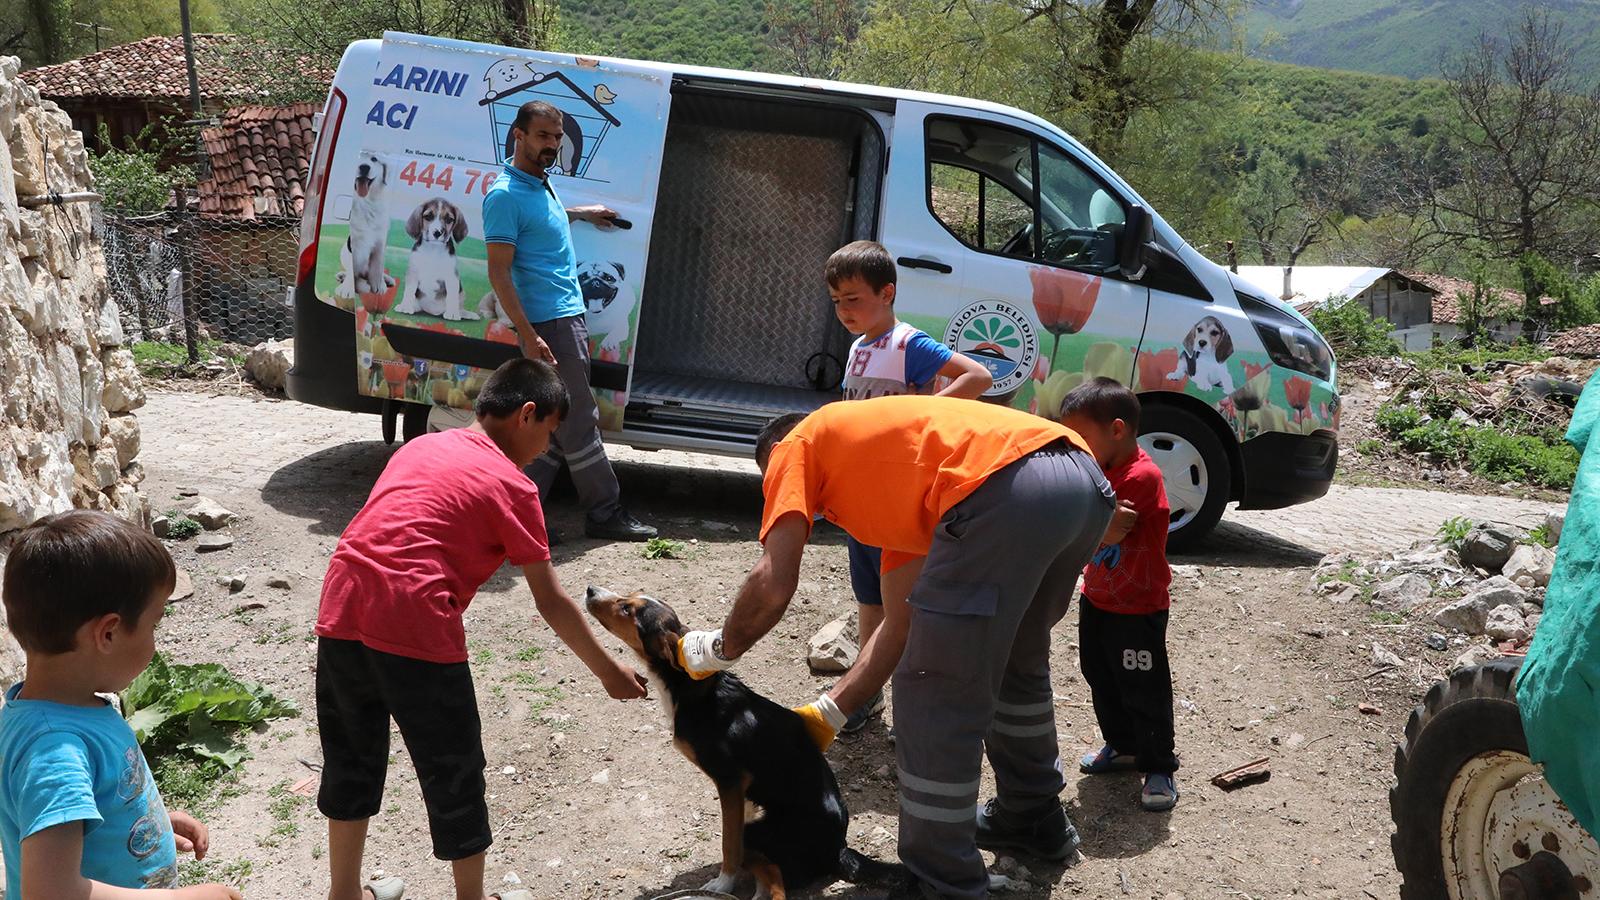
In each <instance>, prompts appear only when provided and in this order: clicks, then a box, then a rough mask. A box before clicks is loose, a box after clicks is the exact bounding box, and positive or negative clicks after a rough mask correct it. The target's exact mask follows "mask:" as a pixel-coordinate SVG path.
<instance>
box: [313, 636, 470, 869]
mask: <svg viewBox="0 0 1600 900" xmlns="http://www.w3.org/2000/svg"><path fill="white" fill-rule="evenodd" d="M391 716H392V717H393V718H394V721H395V724H396V725H398V726H400V737H401V739H403V740H404V741H405V744H406V750H407V751H408V752H409V753H410V754H411V761H412V764H413V765H414V766H415V767H416V770H417V781H418V782H419V783H420V784H421V786H422V801H423V804H424V805H425V806H426V807H427V809H428V831H429V832H430V833H431V834H432V835H433V855H434V856H437V857H438V858H440V859H445V860H456V859H465V858H467V857H469V856H473V855H474V854H477V853H481V852H483V851H484V850H485V849H487V848H488V847H489V844H490V843H492V842H493V838H492V837H491V836H490V834H489V806H488V804H487V803H486V802H485V801H484V781H483V767H484V758H483V727H482V723H481V722H480V721H479V720H478V700H477V697H476V695H475V694H474V693H473V690H472V672H471V671H470V670H469V669H468V667H467V664H466V663H464V662H462V663H434V662H427V661H425V660H420V659H411V658H409V657H405V656H396V655H394V654H392V653H382V652H379V651H377V650H373V649H371V648H369V647H367V646H366V645H364V644H362V643H361V642H359V641H341V640H335V639H333V638H325V637H324V638H317V728H318V730H320V731H321V733H322V787H321V789H320V790H319V791H318V793H317V808H318V809H319V810H321V811H322V814H323V815H325V816H327V817H328V818H330V819H336V820H340V821H351V820H356V819H369V818H371V817H373V816H374V815H377V813H378V809H379V807H380V806H381V805H382V801H383V782H384V778H385V776H386V775H387V774H388V769H389V718H390V717H391Z"/></svg>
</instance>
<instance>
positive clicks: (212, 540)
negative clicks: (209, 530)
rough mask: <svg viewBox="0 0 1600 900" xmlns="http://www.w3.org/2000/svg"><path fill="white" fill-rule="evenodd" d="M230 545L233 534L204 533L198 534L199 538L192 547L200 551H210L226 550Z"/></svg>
mask: <svg viewBox="0 0 1600 900" xmlns="http://www.w3.org/2000/svg"><path fill="white" fill-rule="evenodd" d="M232 546H233V535H231V534H205V535H201V536H200V540H199V542H198V543H196V544H195V546H194V549H195V550H197V551H199V552H201V553H210V552H212V551H215V550H226V549H228V548H229V547H232Z"/></svg>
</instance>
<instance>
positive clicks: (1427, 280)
mask: <svg viewBox="0 0 1600 900" xmlns="http://www.w3.org/2000/svg"><path fill="white" fill-rule="evenodd" d="M1400 274H1402V275H1404V276H1405V277H1407V278H1409V279H1411V280H1412V281H1415V282H1417V283H1418V284H1422V285H1426V286H1427V287H1429V288H1432V289H1433V290H1435V291H1437V292H1438V293H1437V294H1436V295H1435V296H1434V298H1433V321H1434V322H1436V323H1442V324H1456V323H1459V322H1460V321H1461V302H1460V301H1459V300H1458V299H1457V298H1456V294H1458V293H1461V292H1470V291H1471V290H1472V282H1470V281H1468V280H1466V279H1465V278H1452V277H1450V276H1449V275H1435V274H1433V273H1431V272H1401V273H1400ZM1490 294H1491V300H1490V302H1491V304H1492V305H1493V307H1494V309H1493V313H1494V314H1493V315H1491V316H1490V318H1500V317H1505V318H1514V317H1520V315H1521V310H1522V294H1521V293H1520V292H1518V291H1513V290H1508V289H1506V288H1490ZM1539 302H1540V303H1541V304H1544V305H1548V304H1551V303H1554V302H1555V301H1554V300H1552V299H1551V298H1549V297H1544V298H1542V299H1541V300H1540V301H1539Z"/></svg>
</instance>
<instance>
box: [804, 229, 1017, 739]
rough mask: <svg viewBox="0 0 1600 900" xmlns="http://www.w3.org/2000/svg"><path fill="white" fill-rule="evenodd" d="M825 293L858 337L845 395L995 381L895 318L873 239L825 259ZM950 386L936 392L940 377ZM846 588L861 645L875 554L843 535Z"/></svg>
mask: <svg viewBox="0 0 1600 900" xmlns="http://www.w3.org/2000/svg"><path fill="white" fill-rule="evenodd" d="M826 275H827V279H828V293H829V295H830V296H831V297H832V298H833V311H834V314H835V315H837V316H838V317H839V322H840V323H841V324H843V325H844V327H845V329H846V330H847V331H849V332H850V333H851V334H854V335H857V337H856V340H855V343H853V344H851V345H850V354H849V356H848V357H846V360H845V372H844V385H843V388H844V398H845V399H846V400H870V399H872V398H873V397H893V396H899V395H902V394H933V393H937V394H938V395H939V396H942V397H961V398H965V399H970V400H976V399H977V398H978V397H980V396H982V395H983V392H984V391H987V390H988V389H989V386H990V385H991V384H993V383H994V381H993V378H992V377H991V376H990V375H989V370H988V369H986V368H984V367H983V365H982V364H981V363H979V362H978V361H977V360H974V359H972V358H970V357H967V356H963V355H961V354H960V353H956V352H955V351H953V350H951V349H950V348H949V347H946V346H945V345H943V344H941V343H939V342H938V341H936V340H934V339H933V338H931V337H929V336H928V335H927V334H926V333H925V332H923V331H921V330H919V329H917V328H914V327H912V326H911V325H907V324H906V323H904V322H901V321H900V320H898V319H896V318H895V315H894V298H895V290H896V285H895V264H894V257H892V256H890V255H889V251H888V250H887V249H885V248H884V246H883V245H882V244H880V243H878V242H877V241H856V242H855V243H853V244H846V245H845V246H843V247H840V248H839V249H838V250H836V251H834V253H833V255H832V256H830V257H828V267H827V271H826ZM941 377H942V378H945V379H949V384H947V385H945V387H944V388H943V389H942V390H939V389H938V380H939V379H940V378H941ZM849 547H850V586H851V588H852V589H853V590H854V591H855V595H856V604H857V608H858V609H859V611H860V625H861V628H860V631H861V645H862V646H863V647H864V646H866V644H867V641H868V640H870V639H871V638H872V635H873V634H874V633H875V632H876V631H877V630H878V626H879V625H881V624H883V591H882V589H881V581H880V576H881V571H880V570H881V568H882V551H880V550H879V549H878V548H877V547H868V546H866V545H865V544H862V543H860V542H859V541H857V540H856V539H855V538H854V537H851V538H850V539H849ZM882 709H883V692H882V691H880V692H878V693H877V694H876V695H875V696H874V697H873V698H872V699H871V700H869V701H868V702H867V703H866V705H864V706H862V707H861V708H860V709H858V710H856V711H854V712H853V713H852V714H851V715H850V719H849V721H848V722H846V723H845V725H844V727H843V728H842V729H840V730H841V731H843V732H845V733H849V732H852V731H857V730H860V729H861V728H862V727H863V726H865V725H866V724H867V722H868V721H870V720H871V718H872V716H874V715H876V714H877V713H879V712H880V711H882Z"/></svg>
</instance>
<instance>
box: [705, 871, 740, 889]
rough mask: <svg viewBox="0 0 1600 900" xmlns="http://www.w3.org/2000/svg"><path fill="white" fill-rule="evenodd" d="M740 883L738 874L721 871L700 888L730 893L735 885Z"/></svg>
mask: <svg viewBox="0 0 1600 900" xmlns="http://www.w3.org/2000/svg"><path fill="white" fill-rule="evenodd" d="M738 883H739V879H738V877H737V876H735V875H734V874H732V873H731V872H722V873H719V874H718V875H717V877H715V878H713V879H711V880H710V881H708V882H706V883H705V884H703V885H701V886H700V890H702V891H716V892H717V893H719V894H729V893H732V892H733V887H734V885H736V884H738Z"/></svg>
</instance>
